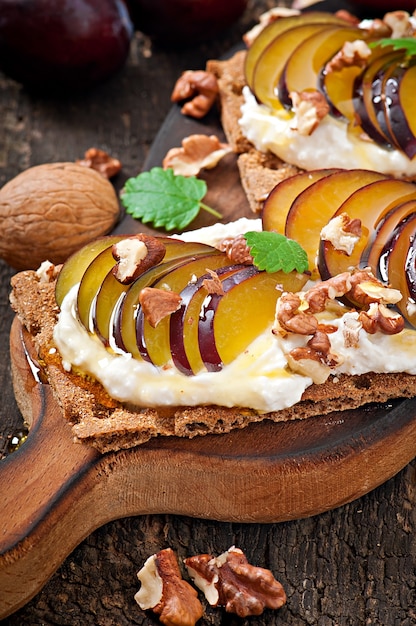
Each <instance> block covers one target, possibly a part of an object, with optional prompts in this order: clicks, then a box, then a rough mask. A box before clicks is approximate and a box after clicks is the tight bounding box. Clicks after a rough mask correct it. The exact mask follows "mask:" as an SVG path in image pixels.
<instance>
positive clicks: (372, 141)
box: [207, 8, 416, 211]
mask: <svg viewBox="0 0 416 626" xmlns="http://www.w3.org/2000/svg"><path fill="white" fill-rule="evenodd" d="M415 32H416V18H414V17H413V16H411V15H410V14H409V13H407V12H406V11H394V12H390V13H387V14H386V15H385V16H384V18H383V19H373V20H361V21H360V20H358V19H357V18H355V17H354V16H353V15H350V14H349V13H346V12H344V11H342V12H338V13H335V14H332V13H325V12H320V11H316V10H315V11H314V10H311V11H309V12H305V13H299V12H297V11H293V10H289V11H288V10H287V9H279V8H278V9H275V10H272V11H271V12H269V13H267V14H265V15H264V16H262V20H261V25H259V26H257V27H255V28H254V29H253V31H251V32H250V33H248V34H247V36H246V37H245V42H246V48H245V49H244V50H241V51H239V52H237V53H236V54H235V55H234V56H233V57H232V58H230V59H228V60H225V61H217V60H213V61H210V62H209V63H208V65H207V70H208V72H209V73H211V74H214V75H215V76H216V77H217V80H218V85H219V94H220V101H221V119H222V124H223V128H224V131H225V133H226V136H227V139H228V141H229V143H230V144H231V145H232V147H233V149H234V150H235V151H236V152H237V153H238V154H240V155H241V156H240V157H239V160H238V164H239V168H240V173H241V180H242V184H243V186H244V188H245V191H246V193H247V196H248V199H249V201H250V204H251V207H252V209H253V210H254V211H260V210H261V209H262V203H263V201H264V199H265V197H266V195H267V194H268V193H269V192H270V190H271V188H272V187H273V186H274V185H275V184H276V183H277V182H278V181H279V180H281V179H283V178H286V177H288V176H291V175H292V174H294V173H295V172H296V171H297V170H298V169H302V170H311V169H316V168H317V167H319V168H333V167H341V168H363V169H370V170H376V171H380V172H383V173H386V174H391V175H393V176H396V177H399V178H404V177H406V178H408V179H411V180H413V179H415V177H416V159H415V158H414V157H415V154H416V137H415V135H416V121H415V120H416V115H415V112H416V111H415V106H416V105H415V99H414V97H413V89H414V85H415V81H416V44H415V41H416V39H415Z"/></svg>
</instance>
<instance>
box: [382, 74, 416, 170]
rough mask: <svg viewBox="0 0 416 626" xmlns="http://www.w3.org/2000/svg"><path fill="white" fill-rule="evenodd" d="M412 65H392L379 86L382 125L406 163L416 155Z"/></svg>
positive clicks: (415, 82)
mask: <svg viewBox="0 0 416 626" xmlns="http://www.w3.org/2000/svg"><path fill="white" fill-rule="evenodd" d="M415 85H416V64H415V63H414V64H412V65H410V66H409V65H407V64H405V63H402V62H398V63H396V64H395V65H394V66H393V67H392V68H391V71H390V72H389V74H388V75H387V76H386V79H385V82H384V85H383V93H384V98H383V106H384V115H385V118H386V125H387V128H388V130H389V133H390V136H391V137H392V138H393V140H394V142H395V144H396V146H397V147H398V148H399V149H401V150H402V151H403V152H404V153H405V154H406V155H407V156H408V157H409V159H413V157H414V156H415V155H416V121H415V120H416V99H415Z"/></svg>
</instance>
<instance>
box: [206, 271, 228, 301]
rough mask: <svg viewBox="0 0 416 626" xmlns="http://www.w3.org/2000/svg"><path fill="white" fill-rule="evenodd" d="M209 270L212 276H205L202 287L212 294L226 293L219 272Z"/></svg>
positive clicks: (220, 294)
mask: <svg viewBox="0 0 416 626" xmlns="http://www.w3.org/2000/svg"><path fill="white" fill-rule="evenodd" d="M207 272H208V274H209V275H210V278H204V280H203V281H202V287H203V288H204V289H205V290H206V291H207V292H208V293H210V294H213V295H214V294H217V295H219V296H222V295H224V289H223V286H222V282H221V280H220V278H219V276H218V274H217V273H216V272H214V271H213V270H210V269H207Z"/></svg>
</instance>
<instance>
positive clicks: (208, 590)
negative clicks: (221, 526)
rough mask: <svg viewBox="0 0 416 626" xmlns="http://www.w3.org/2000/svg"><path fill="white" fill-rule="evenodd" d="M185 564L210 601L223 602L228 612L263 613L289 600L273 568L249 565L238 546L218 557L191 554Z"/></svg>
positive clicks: (241, 615)
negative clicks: (271, 569) (272, 570)
mask: <svg viewBox="0 0 416 626" xmlns="http://www.w3.org/2000/svg"><path fill="white" fill-rule="evenodd" d="M185 565H186V567H187V570H188V572H189V575H190V577H191V578H192V579H193V581H194V583H195V584H196V586H197V587H198V588H199V589H201V591H202V592H203V593H204V594H205V597H206V599H207V601H208V602H209V604H211V606H224V607H225V610H226V611H227V612H228V613H236V614H237V615H238V616H239V617H247V616H249V615H260V614H261V613H262V612H263V610H264V609H265V608H269V609H279V608H280V607H281V606H283V604H285V602H286V594H285V591H284V589H283V587H282V585H281V584H280V583H279V582H278V581H277V580H276V579H275V578H274V576H273V574H272V572H271V571H270V570H267V569H263V568H262V567H255V566H254V565H250V563H249V562H248V561H247V558H246V556H245V555H244V553H243V552H242V550H240V549H239V548H235V547H232V548H230V549H229V550H227V551H226V552H224V553H223V554H221V555H220V556H219V557H212V556H211V555H208V554H201V555H198V556H193V557H189V558H187V559H185Z"/></svg>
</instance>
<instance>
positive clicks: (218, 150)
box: [163, 134, 232, 176]
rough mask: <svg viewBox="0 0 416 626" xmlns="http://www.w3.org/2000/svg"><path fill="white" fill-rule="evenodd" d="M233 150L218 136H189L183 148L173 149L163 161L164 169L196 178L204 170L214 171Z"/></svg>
mask: <svg viewBox="0 0 416 626" xmlns="http://www.w3.org/2000/svg"><path fill="white" fill-rule="evenodd" d="M230 152H232V148H231V146H230V145H229V144H228V143H221V142H220V140H219V139H218V137H217V136H216V135H197V134H195V135H189V137H185V139H183V140H182V147H181V148H171V149H170V150H169V151H168V153H167V154H166V156H165V158H164V159H163V168H164V169H167V168H172V169H173V171H174V173H175V174H182V176H196V175H197V174H199V172H200V171H201V170H202V169H204V168H205V169H212V168H214V167H215V166H216V165H218V163H219V161H220V160H221V159H222V158H223V157H224V156H225V155H226V154H228V153H230Z"/></svg>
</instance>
